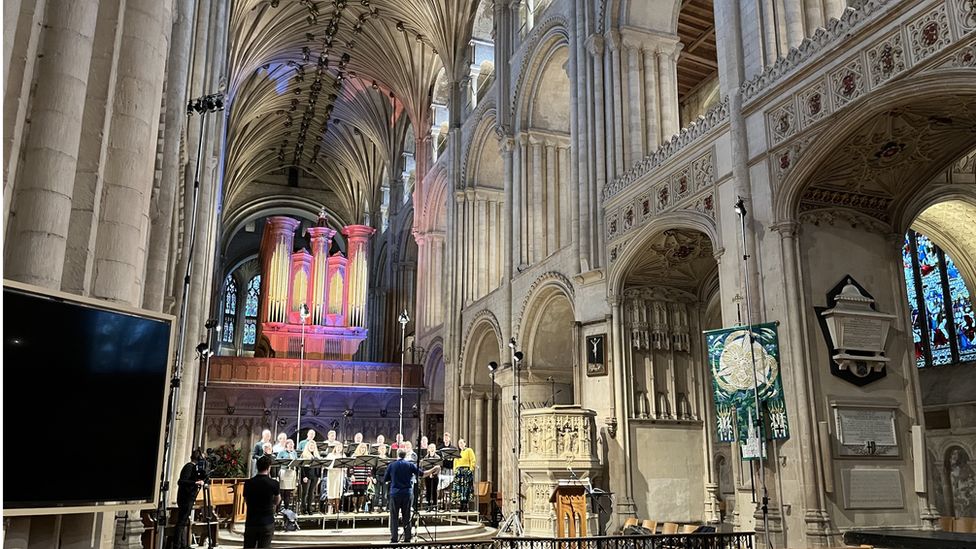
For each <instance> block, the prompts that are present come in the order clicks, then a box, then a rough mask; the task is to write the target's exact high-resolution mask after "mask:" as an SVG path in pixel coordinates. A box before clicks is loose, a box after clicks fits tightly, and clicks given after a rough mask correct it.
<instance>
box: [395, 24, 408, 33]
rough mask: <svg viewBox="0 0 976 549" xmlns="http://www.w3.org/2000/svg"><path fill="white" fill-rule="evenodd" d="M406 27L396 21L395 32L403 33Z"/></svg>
mask: <svg viewBox="0 0 976 549" xmlns="http://www.w3.org/2000/svg"><path fill="white" fill-rule="evenodd" d="M405 28H406V27H404V26H403V21H397V24H396V30H398V31H400V32H403V31H404V29H405Z"/></svg>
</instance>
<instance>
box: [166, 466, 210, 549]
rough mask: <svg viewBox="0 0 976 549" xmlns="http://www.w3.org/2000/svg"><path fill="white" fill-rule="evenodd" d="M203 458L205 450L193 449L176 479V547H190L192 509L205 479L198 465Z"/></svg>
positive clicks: (174, 536) (178, 548)
mask: <svg viewBox="0 0 976 549" xmlns="http://www.w3.org/2000/svg"><path fill="white" fill-rule="evenodd" d="M202 459H203V452H201V451H200V450H199V449H197V450H193V453H192V454H190V462H189V463H187V464H186V465H184V466H183V468H182V469H180V478H179V480H177V481H176V508H177V512H176V532H175V533H174V535H173V540H174V541H173V547H174V548H176V549H183V548H184V547H189V544H187V542H186V532H187V530H188V528H189V526H190V511H191V510H192V509H193V502H194V501H196V499H197V492H199V491H200V487H201V486H203V481H204V479H203V478H202V476H201V475H200V471H199V469H198V467H197V463H200V462H201V460H202Z"/></svg>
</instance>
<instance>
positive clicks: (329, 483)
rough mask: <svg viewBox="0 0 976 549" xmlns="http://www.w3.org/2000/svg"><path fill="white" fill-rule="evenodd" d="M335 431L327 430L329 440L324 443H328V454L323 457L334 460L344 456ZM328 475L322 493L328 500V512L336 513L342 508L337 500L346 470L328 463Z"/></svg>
mask: <svg viewBox="0 0 976 549" xmlns="http://www.w3.org/2000/svg"><path fill="white" fill-rule="evenodd" d="M335 437H336V433H335V431H329V440H328V442H326V444H329V454H328V455H327V456H325V459H332V460H335V459H337V458H341V457H345V455H344V454H343V452H342V443H340V442H339V441H337V440H336V438H335ZM328 471H329V472H328V477H327V480H326V489H325V490H324V493H325V495H326V498H327V499H328V502H329V508H328V511H327V512H328V513H338V512H339V511H341V510H342V509H341V508H340V507H339V502H340V500H341V499H342V489H343V484H344V483H345V477H346V470H345V469H340V468H338V467H335V466H334V465H329V467H328Z"/></svg>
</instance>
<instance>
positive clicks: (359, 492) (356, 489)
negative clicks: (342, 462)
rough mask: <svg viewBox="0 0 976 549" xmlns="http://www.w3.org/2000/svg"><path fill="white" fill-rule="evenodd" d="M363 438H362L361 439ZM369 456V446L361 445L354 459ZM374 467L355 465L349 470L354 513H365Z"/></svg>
mask: <svg viewBox="0 0 976 549" xmlns="http://www.w3.org/2000/svg"><path fill="white" fill-rule="evenodd" d="M361 438H362V437H360V439H361ZM367 454H369V445H368V444H363V443H360V444H359V445H358V446H356V449H355V450H353V453H352V457H354V458H355V457H359V456H365V455H367ZM372 474H373V471H372V467H370V466H369V465H353V466H352V467H351V468H349V478H350V480H351V482H350V485H351V486H352V512H353V513H358V512H360V511H365V510H366V509H365V504H366V489H367V488H369V482H370V477H372V476H373V475H372Z"/></svg>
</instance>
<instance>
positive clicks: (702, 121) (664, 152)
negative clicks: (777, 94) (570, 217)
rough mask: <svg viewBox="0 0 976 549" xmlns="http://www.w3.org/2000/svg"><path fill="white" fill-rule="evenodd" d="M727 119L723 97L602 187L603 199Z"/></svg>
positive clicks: (622, 188)
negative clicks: (696, 118) (625, 171)
mask: <svg viewBox="0 0 976 549" xmlns="http://www.w3.org/2000/svg"><path fill="white" fill-rule="evenodd" d="M728 119H729V98H728V97H723V98H722V100H721V101H719V103H718V104H717V105H715V106H714V107H712V108H711V109H709V110H708V112H706V113H705V114H703V115H702V116H699V117H698V120H696V121H695V122H692V123H691V124H690V125H689V126H687V127H685V128H682V129H681V132H680V133H678V134H677V135H674V136H672V137H671V139H670V140H668V141H667V142H665V143H664V144H663V145H661V146H660V147H658V149H657V150H656V151H654V152H652V153H651V154H649V155H647V156H645V157H644V158H643V159H642V160H640V161H639V162H637V164H635V165H634V166H633V167H632V168H631V169H630V170H628V171H627V173H625V174H623V175H621V176H620V177H618V178H616V179H614V180H613V181H611V182H610V183H608V184H607V185H606V186H605V187H604V188H603V200H604V201H608V200H610V199H611V198H613V197H614V196H616V195H618V194H620V193H621V192H622V191H623V190H624V189H626V188H627V187H629V186H630V185H631V184H633V183H634V182H635V181H637V180H639V179H643V178H644V177H645V176H647V175H649V174H650V173H651V172H652V171H655V170H656V169H657V168H659V167H661V166H662V165H664V164H665V163H666V162H667V161H668V160H669V159H670V158H671V157H673V156H674V155H675V154H677V153H678V151H681V150H683V149H685V148H686V147H688V146H689V145H690V144H691V143H694V142H696V141H697V140H698V138H699V137H702V136H703V135H705V134H708V133H710V132H711V131H712V130H714V129H716V128H718V127H719V126H721V125H722V124H724V123H725V122H727V121H728Z"/></svg>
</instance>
